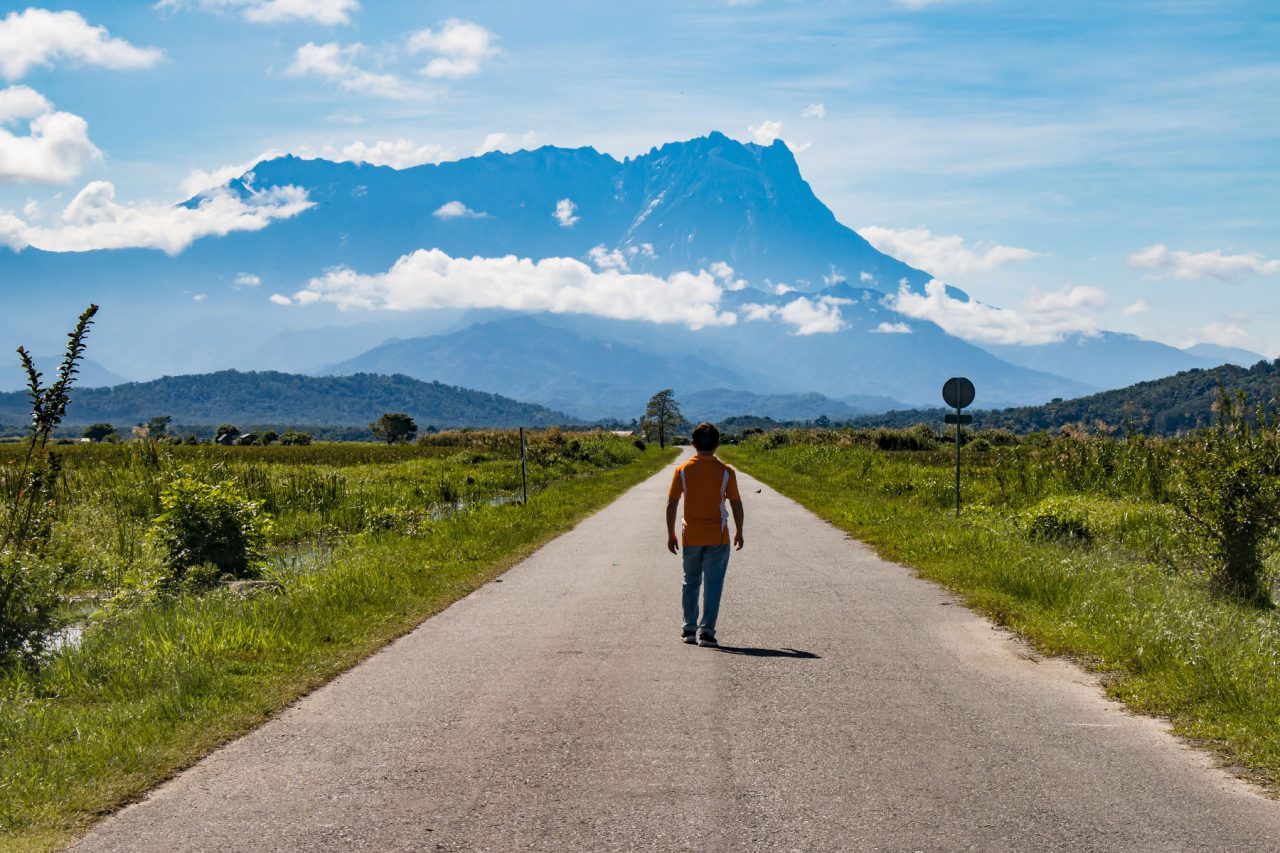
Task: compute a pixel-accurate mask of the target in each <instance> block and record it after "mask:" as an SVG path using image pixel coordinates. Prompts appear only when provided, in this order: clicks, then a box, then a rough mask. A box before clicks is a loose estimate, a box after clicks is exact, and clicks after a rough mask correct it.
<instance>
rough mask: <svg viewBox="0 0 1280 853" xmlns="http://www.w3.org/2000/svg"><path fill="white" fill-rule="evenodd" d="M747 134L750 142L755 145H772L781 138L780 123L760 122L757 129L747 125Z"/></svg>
mask: <svg viewBox="0 0 1280 853" xmlns="http://www.w3.org/2000/svg"><path fill="white" fill-rule="evenodd" d="M747 133H749V134H750V135H751V141H752V142H754V143H755V144H757V145H772V144H773V141H774V140H775V139H777V138H778V137H780V136H782V122H780V121H762V122H760V126H759V127H756V126H755V125H754V124H752V125H748V126H747Z"/></svg>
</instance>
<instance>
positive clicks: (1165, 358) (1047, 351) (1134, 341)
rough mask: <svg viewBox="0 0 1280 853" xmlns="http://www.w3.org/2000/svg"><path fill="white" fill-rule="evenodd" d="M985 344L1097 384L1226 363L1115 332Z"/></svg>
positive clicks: (1025, 363) (1018, 360)
mask: <svg viewBox="0 0 1280 853" xmlns="http://www.w3.org/2000/svg"><path fill="white" fill-rule="evenodd" d="M983 348H984V349H986V350H987V351H988V352H990V353H992V354H993V355H996V356H999V357H1000V358H1001V359H1004V360H1005V361H1007V362H1009V363H1010V364H1017V365H1021V366H1022V367H1029V368H1031V369H1032V370H1044V371H1049V372H1052V373H1056V374H1058V375H1059V376H1067V377H1070V378H1071V379H1075V380H1077V381H1079V382H1084V383H1085V384H1087V385H1092V386H1094V387H1095V388H1116V387H1123V386H1128V385H1132V384H1134V383H1135V382H1145V381H1147V380H1150V379H1159V378H1160V377H1163V376H1169V375H1171V374H1174V373H1177V372H1179V371H1183V370H1193V369H1195V368H1207V367H1217V366H1218V365H1220V364H1223V363H1224V361H1218V360H1215V359H1212V358H1207V357H1201V356H1199V355H1197V354H1195V353H1191V352H1187V351H1186V350H1180V349H1178V348H1176V347H1171V346H1168V345H1167V344H1162V343H1158V342H1156V341H1149V340H1145V339H1143V338H1140V337H1138V336H1137V335H1128V334H1121V333H1119V332H1101V333H1099V334H1097V335H1081V334H1077V335H1069V336H1067V337H1066V338H1064V339H1063V340H1061V341H1059V342H1057V343H1052V344H1041V345H1038V346H1000V345H993V344H986V345H984V346H983Z"/></svg>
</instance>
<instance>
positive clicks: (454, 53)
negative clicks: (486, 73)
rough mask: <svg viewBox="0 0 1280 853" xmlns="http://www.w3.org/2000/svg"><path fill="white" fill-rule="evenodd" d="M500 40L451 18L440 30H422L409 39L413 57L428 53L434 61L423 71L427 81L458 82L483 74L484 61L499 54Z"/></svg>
mask: <svg viewBox="0 0 1280 853" xmlns="http://www.w3.org/2000/svg"><path fill="white" fill-rule="evenodd" d="M495 40H496V37H495V36H494V34H493V33H491V32H489V31H488V30H486V29H485V28H484V27H482V26H480V25H479V24H476V23H472V22H471V21H463V20H460V19H458V18H449V19H448V20H447V21H444V22H443V23H441V24H440V26H439V27H437V28H436V29H434V30H433V29H425V30H418V31H417V32H415V33H411V34H410V35H409V38H408V41H407V47H408V50H409V52H410V53H414V54H417V53H426V54H430V55H431V58H430V59H429V60H428V61H427V64H426V66H425V67H423V69H422V73H423V74H424V75H426V76H427V77H432V78H444V79H456V78H459V77H470V76H471V75H473V74H479V73H480V66H481V64H482V63H483V62H484V60H486V59H488V58H489V57H491V56H493V55H494V54H496V53H497V52H498V49H497V47H495V46H494V41H495Z"/></svg>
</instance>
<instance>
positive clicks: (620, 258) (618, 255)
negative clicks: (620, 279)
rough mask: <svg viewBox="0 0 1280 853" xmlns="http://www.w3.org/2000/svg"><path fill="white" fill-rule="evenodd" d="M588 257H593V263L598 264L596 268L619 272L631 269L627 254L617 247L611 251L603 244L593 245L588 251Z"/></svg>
mask: <svg viewBox="0 0 1280 853" xmlns="http://www.w3.org/2000/svg"><path fill="white" fill-rule="evenodd" d="M587 257H588V258H590V259H591V263H593V264H595V265H596V269H601V270H617V271H618V272H630V271H631V266H630V265H629V264H628V263H627V257H626V255H624V254H622V252H620V251H618V250H617V249H614V250H613V251H609V250H607V249H605V247H604V245H603V244H602V245H599V246H593V247H592V248H591V251H589V252H587Z"/></svg>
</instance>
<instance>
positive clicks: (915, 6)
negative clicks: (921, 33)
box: [895, 0, 958, 12]
mask: <svg viewBox="0 0 1280 853" xmlns="http://www.w3.org/2000/svg"><path fill="white" fill-rule="evenodd" d="M895 2H897V4H898V5H899V6H902V7H903V8H904V9H910V10H911V11H913V12H918V11H920V10H921V9H927V8H929V7H930V6H941V5H943V4H944V3H955V2H958V0H895Z"/></svg>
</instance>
